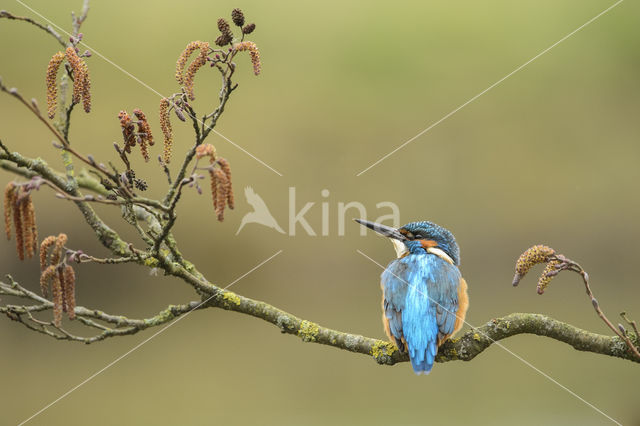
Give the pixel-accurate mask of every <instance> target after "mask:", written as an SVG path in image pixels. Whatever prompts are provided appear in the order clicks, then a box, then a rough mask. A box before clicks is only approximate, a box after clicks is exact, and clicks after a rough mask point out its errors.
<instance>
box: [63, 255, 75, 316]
mask: <svg viewBox="0 0 640 426" xmlns="http://www.w3.org/2000/svg"><path fill="white" fill-rule="evenodd" d="M62 282H63V288H64V297H65V306H66V308H67V314H69V319H71V320H72V319H75V318H76V312H75V309H76V273H75V271H74V270H73V268H72V267H71V265H67V266H65V268H64V274H63V281H62Z"/></svg>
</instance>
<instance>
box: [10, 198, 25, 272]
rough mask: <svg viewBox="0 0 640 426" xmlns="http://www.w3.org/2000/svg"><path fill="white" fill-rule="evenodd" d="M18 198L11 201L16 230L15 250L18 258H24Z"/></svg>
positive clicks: (22, 231)
mask: <svg viewBox="0 0 640 426" xmlns="http://www.w3.org/2000/svg"><path fill="white" fill-rule="evenodd" d="M20 204H21V203H20V200H15V201H14V203H13V227H14V228H15V230H16V250H17V252H18V258H19V259H20V260H24V227H23V226H22V211H21V208H20Z"/></svg>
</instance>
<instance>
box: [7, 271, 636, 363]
mask: <svg viewBox="0 0 640 426" xmlns="http://www.w3.org/2000/svg"><path fill="white" fill-rule="evenodd" d="M172 274H173V275H175V276H177V277H180V278H182V279H184V280H186V281H189V282H197V283H198V285H199V286H200V287H199V288H200V290H202V291H203V292H204V293H207V294H209V296H208V297H207V298H206V299H205V302H204V303H203V302H195V301H194V302H190V303H188V304H183V305H172V306H169V307H168V308H166V309H164V310H163V311H161V312H159V313H158V314H157V315H155V316H153V317H151V318H148V319H129V318H126V317H123V316H119V315H109V314H106V313H104V312H101V311H98V310H93V309H88V308H84V307H81V306H79V307H76V309H75V312H76V316H77V317H78V319H79V320H80V321H81V322H83V323H84V324H85V325H87V326H90V327H94V328H97V329H100V333H99V334H97V335H95V336H91V337H81V336H76V335H72V334H71V333H69V332H67V331H65V330H64V329H62V328H61V327H55V326H54V325H53V324H52V323H51V322H44V321H39V320H35V319H34V317H33V314H34V313H36V312H41V311H46V310H50V309H52V308H53V303H52V302H50V301H48V300H47V299H44V298H43V297H41V296H38V295H37V294H35V293H33V292H31V291H29V290H27V289H26V288H24V287H22V286H20V285H19V284H18V283H16V282H15V281H13V280H11V283H10V284H5V283H0V294H4V295H9V296H16V297H21V298H27V299H31V300H32V301H35V302H37V304H35V305H6V306H3V307H0V313H4V314H5V315H7V316H8V317H9V318H11V319H13V320H15V321H19V322H20V323H22V324H23V325H25V326H27V327H28V328H30V329H32V330H34V331H38V332H40V333H43V334H46V335H49V336H51V337H54V338H56V339H63V340H73V341H79V342H83V343H94V342H98V341H101V340H104V339H106V338H108V337H114V336H122V335H130V334H135V333H137V332H139V331H142V330H145V329H147V328H150V327H154V326H159V325H163V324H166V323H168V322H169V321H171V320H173V319H174V318H176V317H178V316H180V315H183V314H185V313H187V312H190V311H192V310H195V309H206V308H222V309H226V310H230V311H235V312H239V313H242V314H246V315H251V316H254V317H256V318H260V319H262V320H264V321H267V322H269V323H271V324H273V325H275V326H276V327H278V328H279V329H280V331H281V332H282V333H287V334H293V335H295V336H298V337H299V338H300V339H302V340H303V341H305V342H312V343H320V344H323V345H328V346H333V347H336V348H339V349H344V350H347V351H350V352H355V353H360V354H364V355H369V356H371V357H373V358H374V360H375V361H376V362H378V363H379V364H385V365H394V364H397V363H399V362H405V361H408V360H409V358H408V356H407V354H405V353H402V352H400V351H399V350H398V348H397V347H396V346H395V345H394V344H393V343H391V342H387V341H383V340H378V339H374V338H370V337H365V336H362V335H358V334H352V333H346V332H342V331H338V330H333V329H330V328H326V327H322V326H321V325H319V324H317V323H314V322H311V321H308V320H305V319H302V318H299V317H297V316H295V315H292V314H290V313H288V312H285V311H283V310H281V309H278V308H276V307H275V306H272V305H270V304H268V303H265V302H261V301H258V300H253V299H250V298H248V297H244V296H241V295H239V294H236V293H234V292H231V291H227V290H223V289H220V288H218V287H216V286H214V285H212V284H210V283H207V282H202V281H201V280H199V279H198V278H196V277H195V276H193V275H192V274H190V273H189V272H188V271H187V270H185V269H183V268H182V267H176V268H175V269H174V270H173V271H172ZM94 320H100V321H102V322H105V323H108V324H112V325H113V326H115V327H105V326H103V325H101V324H99V323H95V321H94ZM519 334H533V335H537V336H543V337H548V338H551V339H554V340H558V341H560V342H563V343H566V344H568V345H570V346H572V347H573V348H574V349H577V350H579V351H585V352H593V353H597V354H601V355H608V356H613V357H617V358H622V359H627V360H630V361H634V362H640V361H639V360H638V359H636V358H635V357H634V355H633V353H632V352H630V351H629V348H628V347H627V345H626V343H625V342H624V341H623V340H622V339H621V338H620V337H618V336H606V335H602V334H597V333H592V332H589V331H586V330H582V329H580V328H578V327H575V326H573V325H570V324H567V323H564V322H562V321H558V320H556V319H553V318H550V317H548V316H546V315H541V314H532V313H513V314H510V315H507V316H505V317H502V318H496V319H492V320H491V321H489V322H487V323H486V324H484V325H482V326H480V327H477V328H473V329H471V330H469V331H467V332H466V333H464V334H462V335H460V336H459V337H456V338H454V339H451V340H449V341H447V342H445V343H444V344H443V345H442V346H441V347H440V351H439V353H438V356H437V358H436V360H437V361H438V362H447V361H456V360H461V361H470V360H472V359H473V358H475V357H476V356H477V355H479V354H480V353H482V352H483V351H484V350H485V349H487V348H489V347H490V346H491V345H492V344H494V343H496V342H498V341H500V340H503V339H506V338H508V337H511V336H515V335H519ZM632 339H633V340H634V342H635V344H636V345H637V344H638V343H640V342H639V341H638V338H637V336H632Z"/></svg>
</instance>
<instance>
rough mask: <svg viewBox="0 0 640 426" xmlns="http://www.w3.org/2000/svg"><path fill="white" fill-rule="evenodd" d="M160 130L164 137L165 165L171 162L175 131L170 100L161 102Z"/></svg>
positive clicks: (163, 155)
mask: <svg viewBox="0 0 640 426" xmlns="http://www.w3.org/2000/svg"><path fill="white" fill-rule="evenodd" d="M160 128H161V129H162V134H163V135H164V147H163V150H162V160H163V161H164V163H165V164H169V162H170V161H171V149H172V147H173V130H172V129H171V120H170V119H169V99H167V98H162V100H161V101H160Z"/></svg>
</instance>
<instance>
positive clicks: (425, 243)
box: [420, 240, 438, 250]
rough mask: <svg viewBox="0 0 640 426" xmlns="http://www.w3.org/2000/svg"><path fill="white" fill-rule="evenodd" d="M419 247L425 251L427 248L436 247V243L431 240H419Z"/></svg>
mask: <svg viewBox="0 0 640 426" xmlns="http://www.w3.org/2000/svg"><path fill="white" fill-rule="evenodd" d="M420 245H422V248H423V249H425V250H426V249H428V248H429V247H438V243H436V242H435V241H433V240H420Z"/></svg>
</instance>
